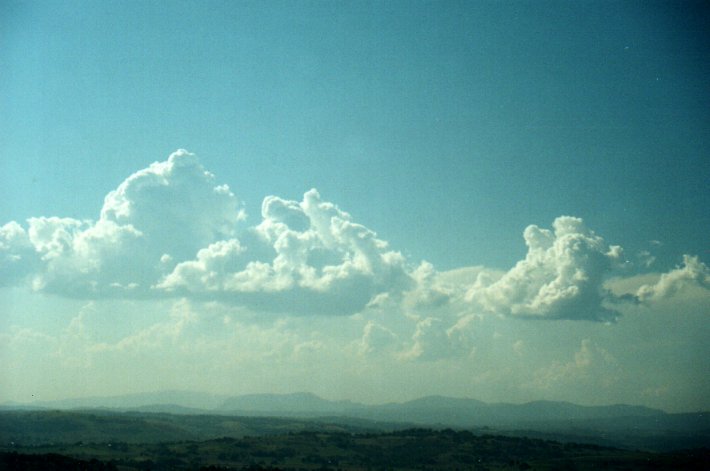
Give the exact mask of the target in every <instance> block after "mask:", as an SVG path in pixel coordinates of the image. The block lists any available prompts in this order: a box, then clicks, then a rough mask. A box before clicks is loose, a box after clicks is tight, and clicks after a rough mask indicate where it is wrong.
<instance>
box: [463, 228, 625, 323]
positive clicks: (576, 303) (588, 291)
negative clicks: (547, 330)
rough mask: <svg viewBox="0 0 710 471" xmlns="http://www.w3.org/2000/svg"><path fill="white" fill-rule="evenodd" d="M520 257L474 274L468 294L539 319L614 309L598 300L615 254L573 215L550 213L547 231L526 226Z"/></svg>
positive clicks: (603, 317)
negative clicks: (492, 276)
mask: <svg viewBox="0 0 710 471" xmlns="http://www.w3.org/2000/svg"><path fill="white" fill-rule="evenodd" d="M523 237H524V238H525V243H526V245H527V246H528V253H527V255H526V257H525V259H523V260H521V261H519V262H518V263H517V264H516V265H515V266H514V267H513V268H512V269H511V270H510V271H508V272H507V273H505V274H504V275H503V276H502V277H501V278H500V279H498V280H496V281H491V280H489V279H487V276H486V275H485V274H482V275H480V276H479V278H478V280H477V282H476V284H475V285H474V287H473V288H472V289H471V291H470V292H469V298H470V299H471V300H473V301H474V302H477V303H480V305H481V306H482V307H483V308H484V309H486V310H488V311H492V312H495V313H498V314H503V315H512V316H520V317H529V318H541V319H550V318H552V319H585V320H600V321H609V320H613V319H614V318H615V317H616V312H615V311H614V310H613V309H610V308H608V307H606V306H605V305H604V301H605V300H611V299H612V297H613V296H612V294H611V293H610V292H609V291H608V290H606V289H605V288H604V287H603V281H604V276H605V273H606V272H608V271H610V270H611V269H612V267H613V265H614V263H615V262H616V261H617V260H618V259H619V258H620V256H621V248H620V247H618V246H609V245H607V244H606V242H604V239H602V238H601V237H599V236H597V235H596V234H594V232H592V231H590V230H589V229H587V228H586V227H585V225H584V223H583V221H582V220H581V219H579V218H574V217H569V216H562V217H558V218H557V219H555V221H554V223H553V231H550V230H548V229H541V228H540V227H538V226H536V225H531V226H528V227H527V228H526V229H525V232H524V234H523Z"/></svg>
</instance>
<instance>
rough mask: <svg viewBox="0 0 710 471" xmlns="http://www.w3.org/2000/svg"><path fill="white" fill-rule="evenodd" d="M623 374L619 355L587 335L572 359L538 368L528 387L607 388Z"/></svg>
mask: <svg viewBox="0 0 710 471" xmlns="http://www.w3.org/2000/svg"><path fill="white" fill-rule="evenodd" d="M620 377H621V366H620V365H619V363H618V361H617V360H616V358H614V357H613V356H612V355H611V354H610V353H609V352H608V351H607V350H605V349H604V348H602V347H600V346H599V345H597V344H596V343H594V342H592V341H591V340H590V339H584V340H582V342H581V345H580V347H579V350H577V351H576V352H575V353H574V356H573V358H572V360H570V361H568V362H565V363H563V362H559V361H556V362H554V363H553V364H551V365H550V366H547V367H544V368H540V369H538V370H536V371H535V372H534V377H533V380H532V382H531V383H529V384H526V387H531V388H533V389H545V390H546V389H555V388H561V387H565V386H567V387H570V386H572V385H574V386H575V387H582V388H588V387H590V386H595V387H603V388H608V387H610V386H612V385H613V384H614V383H615V382H617V381H619V379H620Z"/></svg>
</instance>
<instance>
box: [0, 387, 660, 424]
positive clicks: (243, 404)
mask: <svg viewBox="0 0 710 471" xmlns="http://www.w3.org/2000/svg"><path fill="white" fill-rule="evenodd" d="M3 407H4V408H5V409H8V408H20V409H27V408H39V409H96V408H101V409H119V410H134V411H141V412H161V413H172V414H209V413H212V414H228V415H242V416H264V417H289V418H315V417H333V416H335V417H337V416H342V417H352V418H360V419H368V420H375V421H377V420H381V421H387V422H408V423H413V424H422V425H440V426H455V427H486V426H493V427H501V426H504V427H526V426H528V425H533V424H541V423H546V424H549V423H552V422H561V421H564V422H569V421H588V420H605V419H620V418H632V417H637V418H641V417H643V418H655V419H656V420H661V419H663V418H664V417H667V416H669V414H667V413H666V412H664V411H661V410H657V409H651V408H648V407H643V406H630V405H625V404H617V405H610V406H581V405H577V404H572V403H569V402H555V401H535V402H528V403H525V404H509V403H492V404H490V403H486V402H482V401H478V400H475V399H466V398H452V397H445V396H427V397H423V398H420V399H415V400H412V401H408V402H402V403H395V402H393V403H388V404H380V405H365V404H361V403H357V402H352V401H329V400H326V399H323V398H321V397H319V396H316V395H315V394H311V393H294V394H249V395H242V396H234V397H228V396H219V395H211V394H201V393H192V392H184V391H166V392H159V393H144V394H130V395H122V396H112V397H90V398H83V399H67V400H60V401H38V402H34V403H31V404H5V405H4V406H3Z"/></svg>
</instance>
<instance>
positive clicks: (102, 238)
mask: <svg viewBox="0 0 710 471" xmlns="http://www.w3.org/2000/svg"><path fill="white" fill-rule="evenodd" d="M709 18H710V15H708V8H707V7H706V6H705V5H704V4H703V3H702V2H697V3H695V2H683V3H679V4H674V3H671V2H558V1H543V2H523V1H509V2H507V1H503V2H487V1H482V2H454V1H451V2H436V3H428V2H420V1H412V2H353V3H335V2H305V1H304V2H280V1H269V2H216V1H215V2H210V3H203V2H193V1H180V2H137V1H136V2H133V1H129V2H120V3H97V2H83V1H68V2H5V3H3V4H2V5H0V39H1V40H2V41H1V43H2V46H0V68H1V69H2V70H4V71H6V73H3V74H0V97H2V98H1V100H2V101H1V102H0V103H2V108H3V113H2V114H0V175H2V177H1V178H2V180H1V182H2V184H0V199H1V200H2V201H3V202H4V203H3V204H2V205H0V311H1V312H0V402H4V401H17V402H25V403H26V402H31V401H34V400H40V401H46V400H55V399H65V398H81V397H90V396H114V395H122V394H129V393H141V392H146V391H153V390H158V391H163V390H165V391H167V390H173V391H181V390H187V391H195V390H196V391H204V392H205V393H211V394H220V395H241V394H250V393H291V392H298V391H305V392H311V393H314V394H316V395H318V396H320V397H323V398H326V399H330V400H342V399H347V400H352V401H356V402H363V403H368V404H378V403H384V402H403V401H406V400H410V399H415V398H418V397H422V396H427V395H442V396H451V397H467V398H473V399H478V400H482V401H485V402H489V403H491V402H512V403H523V402H529V401H534V400H553V401H568V402H573V403H577V404H583V405H607V404H620V403H623V404H632V405H645V406H648V407H653V408H658V409H662V410H666V411H670V412H676V411H682V412H687V411H698V410H709V409H710V374H708V373H710V355H708V353H709V351H708V347H707V339H708V338H710V328H709V323H708V316H709V315H710V268H708V263H710V247H709V246H708V229H710V211H708V208H709V207H710V192H708V181H710V159H708V158H707V157H708V154H709V152H708V151H709V150H710V117H709V116H708V110H709V109H710V83H709V82H708V77H710V60H708V50H707V47H706V46H705V45H706V44H707V39H708V31H710V21H708V19H709Z"/></svg>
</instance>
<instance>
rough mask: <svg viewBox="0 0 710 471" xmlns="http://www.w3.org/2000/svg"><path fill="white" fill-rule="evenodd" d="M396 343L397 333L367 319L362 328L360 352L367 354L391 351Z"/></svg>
mask: <svg viewBox="0 0 710 471" xmlns="http://www.w3.org/2000/svg"><path fill="white" fill-rule="evenodd" d="M397 343H398V338H397V334H395V333H394V332H392V331H391V330H390V329H388V328H387V327H384V326H381V325H379V324H378V323H376V322H374V321H368V322H367V324H365V328H364V329H363V336H362V340H361V342H360V353H361V354H364V355H369V354H376V353H382V352H385V351H391V350H392V349H393V348H394V347H395V345H397Z"/></svg>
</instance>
